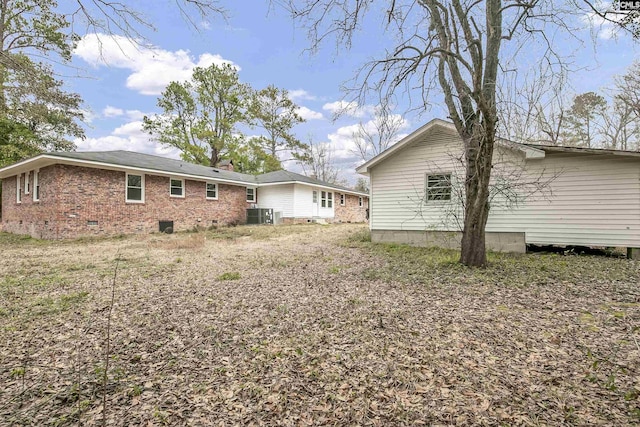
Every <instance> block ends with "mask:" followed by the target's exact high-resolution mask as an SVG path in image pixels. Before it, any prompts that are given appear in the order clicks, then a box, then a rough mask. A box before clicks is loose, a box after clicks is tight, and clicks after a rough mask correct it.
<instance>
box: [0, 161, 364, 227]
mask: <svg viewBox="0 0 640 427" xmlns="http://www.w3.org/2000/svg"><path fill="white" fill-rule="evenodd" d="M0 179H1V180H2V230H3V231H6V232H10V233H17V234H28V235H31V236H33V237H37V238H44V239H64V238H76V237H81V236H109V235H118V234H134V233H149V232H154V231H159V230H160V229H163V228H166V227H168V226H171V227H172V229H174V230H176V231H180V230H188V229H192V228H195V227H209V226H211V225H216V224H220V225H225V224H242V223H245V222H246V211H247V209H248V208H252V207H259V208H268V209H273V210H274V212H275V213H276V215H277V217H279V218H281V219H282V221H283V222H311V221H315V220H317V219H320V218H322V219H326V220H327V221H330V222H333V221H337V222H363V221H365V220H366V215H367V208H368V195H367V194H366V193H361V192H358V191H355V190H352V189H348V188H345V187H341V186H337V185H333V184H329V183H326V182H323V181H319V180H316V179H312V178H309V177H306V176H303V175H299V174H296V173H293V172H288V171H278V172H272V173H270V174H263V175H257V176H254V175H247V174H241V173H237V172H234V171H233V164H232V163H229V162H227V163H225V164H221V165H220V167H219V168H211V167H206V166H200V165H195V164H191V163H187V162H183V161H181V160H174V159H167V158H163V157H158V156H152V155H148V154H141V153H134V152H128V151H105V152H62V153H46V154H41V155H39V156H36V157H33V158H31V159H27V160H24V161H22V162H18V163H16V164H13V165H10V166H7V167H4V168H2V169H0ZM263 193H264V194H263ZM334 201H335V202H334ZM343 201H344V203H342V202H343Z"/></svg>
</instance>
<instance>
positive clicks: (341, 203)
mask: <svg viewBox="0 0 640 427" xmlns="http://www.w3.org/2000/svg"><path fill="white" fill-rule="evenodd" d="M344 202H345V195H344V193H340V206H344Z"/></svg>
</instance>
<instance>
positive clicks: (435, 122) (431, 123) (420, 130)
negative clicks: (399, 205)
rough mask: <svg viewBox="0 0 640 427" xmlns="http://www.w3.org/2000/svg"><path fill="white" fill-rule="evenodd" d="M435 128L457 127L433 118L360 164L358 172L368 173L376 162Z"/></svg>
mask: <svg viewBox="0 0 640 427" xmlns="http://www.w3.org/2000/svg"><path fill="white" fill-rule="evenodd" d="M434 128H440V129H446V130H454V131H455V127H454V126H453V123H449V122H446V121H444V120H442V119H433V120H431V121H429V122H428V123H427V124H425V125H423V126H422V127H420V128H418V129H417V130H415V131H413V132H412V133H410V134H409V135H407V136H405V137H404V138H402V139H401V140H400V141H398V142H397V143H395V144H394V145H393V146H391V148H388V149H387V150H385V151H383V152H382V153H380V154H378V155H377V156H375V157H374V158H372V159H370V160H369V161H367V162H365V163H364V164H362V165H360V166H358V167H357V168H356V172H357V173H359V174H361V175H368V174H369V171H370V169H371V168H372V167H373V166H375V165H376V164H378V163H380V162H381V161H382V160H384V159H386V158H387V157H389V156H391V155H393V154H395V153H397V152H398V151H400V150H402V149H403V148H404V147H406V146H407V145H409V144H411V143H413V142H414V141H415V140H417V139H419V138H421V137H422V136H424V135H425V134H427V133H429V132H431V131H432V130H433V129H434Z"/></svg>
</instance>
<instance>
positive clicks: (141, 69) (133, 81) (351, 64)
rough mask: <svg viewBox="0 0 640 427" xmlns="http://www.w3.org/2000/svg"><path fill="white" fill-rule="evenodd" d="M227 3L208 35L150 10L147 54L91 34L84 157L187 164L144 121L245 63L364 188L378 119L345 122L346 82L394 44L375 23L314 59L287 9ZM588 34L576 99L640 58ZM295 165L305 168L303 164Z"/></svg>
mask: <svg viewBox="0 0 640 427" xmlns="http://www.w3.org/2000/svg"><path fill="white" fill-rule="evenodd" d="M226 3H227V4H226V7H227V8H228V9H229V12H230V16H229V20H228V22H224V21H223V20H221V19H212V20H211V21H210V22H200V23H199V27H200V30H199V31H195V30H194V29H193V28H190V27H189V25H188V24H187V23H186V22H185V21H184V20H183V19H182V18H180V17H179V16H178V14H177V11H176V9H175V8H172V7H171V2H159V3H158V7H157V8H155V9H154V10H151V11H149V10H144V14H145V18H146V19H147V20H149V21H151V22H153V23H154V26H155V27H156V29H157V31H155V32H148V33H145V36H146V37H147V39H148V42H149V43H150V44H151V45H152V46H149V47H147V48H141V47H134V46H132V45H131V44H130V43H129V42H127V40H126V39H124V38H118V37H107V36H105V35H95V34H86V35H84V37H83V38H82V40H81V41H80V43H79V45H78V48H77V49H76V51H75V53H74V58H73V65H74V66H76V67H79V68H80V69H81V70H82V71H81V74H82V75H84V76H85V77H84V78H76V79H70V80H69V89H70V90H72V91H75V92H78V93H80V95H81V96H82V97H83V99H84V100H85V108H86V109H87V111H88V118H89V123H88V124H87V128H86V136H87V138H86V139H85V140H84V141H82V140H78V141H76V143H77V146H78V150H115V149H124V150H132V151H139V152H146V153H151V154H158V155H163V156H169V157H177V156H178V153H177V152H176V151H175V150H172V149H168V148H166V147H161V146H160V145H159V144H157V143H156V142H154V141H153V140H152V138H151V137H150V136H149V135H147V134H145V133H143V132H142V131H141V120H142V116H143V115H145V114H147V115H150V114H153V113H154V112H156V111H157V108H156V101H157V97H158V95H159V93H160V92H161V91H162V89H163V88H164V86H165V85H166V84H167V83H169V82H170V81H172V80H179V81H184V80H186V79H188V78H189V76H190V73H191V70H192V69H193V67H195V66H198V65H203V66H207V65H210V64H211V63H215V62H221V61H226V62H231V63H233V64H235V65H236V66H238V67H239V69H240V71H239V74H240V78H241V80H242V81H244V82H246V83H249V84H251V85H252V86H253V87H254V88H262V87H265V86H267V85H269V84H274V85H276V86H277V87H281V88H284V89H287V90H289V92H290V95H291V97H292V98H293V99H294V101H295V102H296V103H297V104H298V105H299V106H300V107H301V110H300V113H301V115H303V117H305V118H306V119H307V122H306V123H304V124H302V125H299V126H297V127H296V128H295V133H296V134H297V136H298V137H299V138H300V139H301V140H307V139H308V137H309V136H310V137H312V138H313V140H314V141H317V142H328V143H331V144H332V146H333V147H335V152H334V158H335V160H336V164H337V165H338V167H339V168H340V169H342V170H343V172H342V178H344V179H346V180H347V181H349V182H351V183H353V182H355V179H356V175H355V173H354V169H355V167H356V166H357V165H358V164H359V163H360V162H359V160H358V158H357V156H356V155H354V154H353V153H352V149H353V143H352V138H351V135H352V133H353V132H354V130H355V129H356V126H357V124H358V122H361V121H362V122H363V123H366V122H367V121H369V120H371V118H372V116H371V114H372V111H373V106H372V105H364V106H360V107H359V108H354V109H353V110H352V111H351V113H350V114H346V115H344V116H342V117H341V118H339V119H338V120H336V121H334V120H332V117H333V113H334V112H336V111H337V108H338V107H339V106H340V102H341V100H342V98H343V93H341V91H340V86H341V84H342V83H344V82H345V81H347V80H348V79H349V78H351V77H352V76H353V75H354V73H355V72H356V71H357V69H358V67H359V66H361V65H362V64H363V63H364V62H365V61H366V60H368V59H371V58H375V57H380V56H381V54H382V53H383V48H384V46H385V44H388V43H389V41H388V40H386V39H385V36H384V34H383V33H382V31H381V29H380V27H379V26H377V25H375V24H373V23H367V24H366V25H365V26H363V28H362V29H361V31H360V32H359V34H358V38H357V39H356V40H355V43H354V45H353V47H352V49H350V50H346V49H336V47H335V45H334V44H332V43H327V44H325V45H323V46H322V48H321V49H320V51H319V52H317V53H316V54H314V55H310V54H308V53H305V49H307V48H308V47H309V41H308V39H307V37H306V33H305V31H304V30H303V29H301V28H296V26H295V25H294V22H293V21H292V20H291V19H290V18H289V16H288V15H287V14H286V13H285V12H284V11H282V10H278V9H271V10H270V9H269V4H268V3H269V2H267V1H265V2H261V1H258V2H256V1H249V0H242V1H237V2H226ZM584 28H585V29H584V30H583V31H582V32H580V33H578V34H577V36H578V37H577V39H578V40H576V39H572V40H567V41H566V45H565V46H562V49H564V51H566V52H567V54H568V53H570V52H573V54H574V57H575V62H576V65H577V66H578V67H581V68H584V69H583V70H582V71H580V72H577V73H575V74H573V76H572V79H571V82H572V86H573V88H572V89H573V90H574V91H575V92H576V93H581V92H586V91H590V90H593V91H599V90H602V89H603V88H604V87H606V86H611V84H612V76H613V75H615V74H620V73H623V72H624V71H625V69H626V68H627V67H628V66H629V65H630V64H631V63H632V62H633V61H634V60H635V58H637V54H638V48H637V47H636V43H635V42H633V41H631V40H629V39H628V38H626V36H625V37H620V38H618V39H616V38H615V37H612V35H613V34H612V32H611V28H610V27H608V26H603V27H598V28H597V30H596V33H593V31H591V30H589V28H588V24H587V22H586V20H585V21H584ZM580 40H583V42H582V43H581V42H580ZM593 40H596V42H597V43H595V45H594V43H593ZM561 44H562V43H561ZM594 46H595V47H594ZM525 66H526V65H525ZM434 104H435V105H436V106H435V107H434V108H432V109H431V110H428V111H425V112H423V113H422V114H421V115H418V114H416V113H415V112H414V113H410V114H407V113H406V112H405V111H404V106H403V105H399V106H398V108H397V110H396V111H395V113H397V114H401V115H402V117H403V119H404V129H403V132H404V133H405V134H406V133H409V132H411V131H412V130H414V129H416V128H418V127H419V126H421V125H422V124H424V123H425V122H426V121H428V120H430V119H431V118H433V117H441V116H442V115H443V112H442V110H441V109H440V108H438V107H437V105H438V104H439V103H438V101H437V99H435V102H434ZM287 168H289V169H291V170H296V171H299V170H300V169H299V166H297V165H293V164H289V165H287Z"/></svg>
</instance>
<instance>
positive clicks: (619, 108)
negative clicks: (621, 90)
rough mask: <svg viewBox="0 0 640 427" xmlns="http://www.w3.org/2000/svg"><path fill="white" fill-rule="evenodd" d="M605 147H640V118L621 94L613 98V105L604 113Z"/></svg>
mask: <svg viewBox="0 0 640 427" xmlns="http://www.w3.org/2000/svg"><path fill="white" fill-rule="evenodd" d="M602 120H603V126H602V135H603V136H604V143H605V144H606V147H605V148H611V149H613V150H629V149H638V148H640V147H639V146H638V137H639V136H640V119H639V118H638V116H636V114H635V112H634V110H633V109H632V108H631V106H630V105H629V104H627V103H626V102H624V101H623V100H622V99H621V98H620V96H618V95H616V96H614V98H613V102H612V105H611V106H610V107H609V109H608V110H607V111H606V113H605V114H603V115H602Z"/></svg>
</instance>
